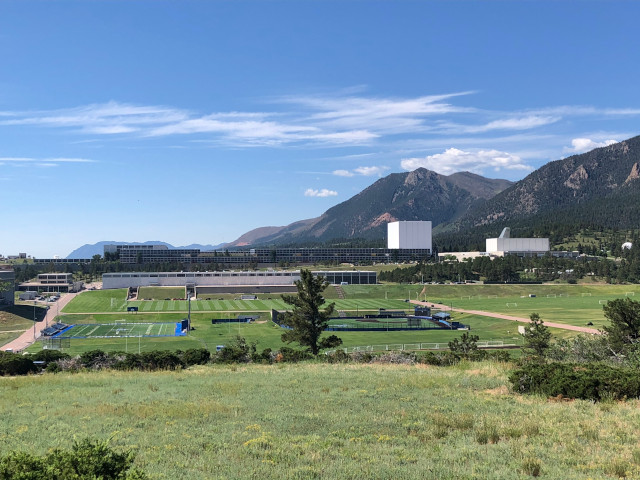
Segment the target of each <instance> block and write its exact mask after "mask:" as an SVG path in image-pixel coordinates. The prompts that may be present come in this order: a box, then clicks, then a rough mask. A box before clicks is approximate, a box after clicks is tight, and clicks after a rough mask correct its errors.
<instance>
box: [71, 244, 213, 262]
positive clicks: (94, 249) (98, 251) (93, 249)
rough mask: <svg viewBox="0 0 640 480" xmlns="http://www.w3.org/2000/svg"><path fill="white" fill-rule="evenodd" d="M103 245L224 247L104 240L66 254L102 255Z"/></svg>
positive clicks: (170, 247)
mask: <svg viewBox="0 0 640 480" xmlns="http://www.w3.org/2000/svg"><path fill="white" fill-rule="evenodd" d="M105 245H166V246H167V248H169V249H171V250H174V249H179V248H188V249H200V250H201V251H203V252H205V251H208V250H216V249H218V248H221V247H224V244H220V245H199V244H197V243H194V244H191V245H186V246H184V247H174V246H173V245H171V244H170V243H166V242H159V241H153V240H152V241H149V242H116V241H109V240H105V241H102V242H98V243H94V244H85V245H82V246H81V247H79V248H76V249H75V250H74V251H73V252H71V253H70V254H69V255H67V258H92V257H93V256H94V255H103V254H104V246H105Z"/></svg>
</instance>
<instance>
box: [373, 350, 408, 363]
mask: <svg viewBox="0 0 640 480" xmlns="http://www.w3.org/2000/svg"><path fill="white" fill-rule="evenodd" d="M371 363H393V364H396V365H413V364H414V363H416V354H415V353H413V352H387V353H383V354H382V355H379V356H377V357H373V358H372V359H371Z"/></svg>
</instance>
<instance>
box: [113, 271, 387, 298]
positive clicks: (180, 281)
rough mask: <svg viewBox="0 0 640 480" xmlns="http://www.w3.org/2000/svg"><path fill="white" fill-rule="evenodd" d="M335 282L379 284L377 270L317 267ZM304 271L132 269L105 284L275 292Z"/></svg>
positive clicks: (319, 273)
mask: <svg viewBox="0 0 640 480" xmlns="http://www.w3.org/2000/svg"><path fill="white" fill-rule="evenodd" d="M313 275H315V276H322V277H325V278H326V279H327V281H328V282H329V283H331V284H335V285H341V284H354V285H375V284H376V283H377V274H376V272H369V271H355V270H353V271H350V270H347V271H335V272H330V271H317V272H313ZM297 280H300V271H299V270H298V271H264V272H255V271H252V272H233V271H232V272H128V273H105V274H103V275H102V288H103V289H111V288H137V287H186V288H187V289H193V290H194V291H195V292H196V293H214V292H220V293H239V292H242V293H275V292H291V291H295V282H296V281H297Z"/></svg>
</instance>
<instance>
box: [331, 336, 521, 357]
mask: <svg viewBox="0 0 640 480" xmlns="http://www.w3.org/2000/svg"><path fill="white" fill-rule="evenodd" d="M517 342H518V339H516V338H508V339H504V340H483V341H480V342H478V348H508V347H517V346H519V344H518V343H517ZM338 350H342V351H343V352H344V353H353V352H372V353H373V352H404V351H416V350H449V342H430V343H391V344H388V345H365V346H359V347H345V348H340V349H338ZM335 352H336V350H329V351H326V352H325V354H327V355H330V354H332V353H335Z"/></svg>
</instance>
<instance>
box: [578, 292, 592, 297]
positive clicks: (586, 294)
mask: <svg viewBox="0 0 640 480" xmlns="http://www.w3.org/2000/svg"><path fill="white" fill-rule="evenodd" d="M580 296H582V297H590V296H591V294H590V293H581V294H580Z"/></svg>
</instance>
